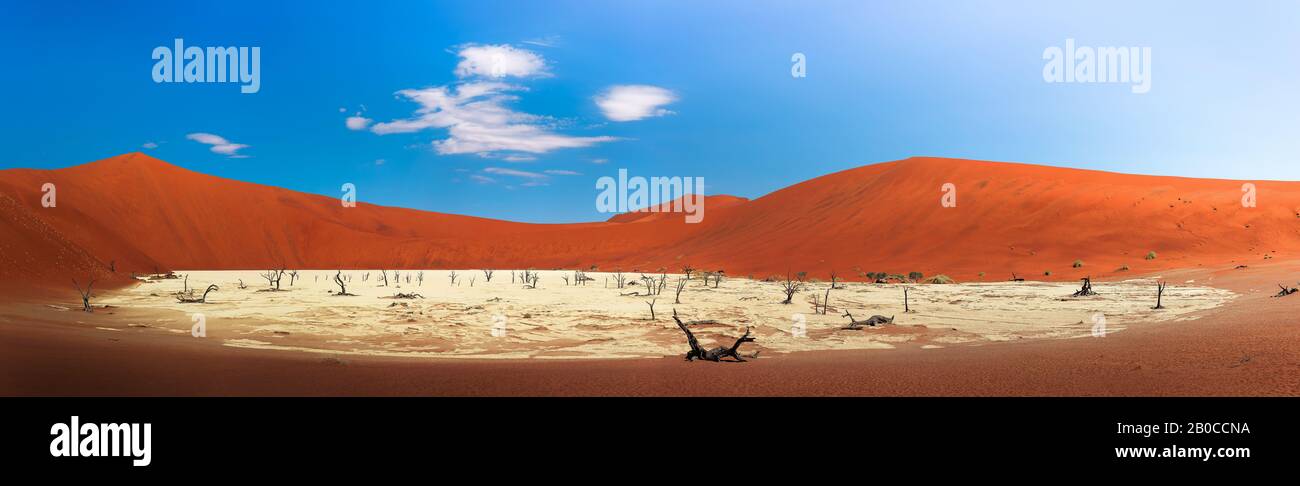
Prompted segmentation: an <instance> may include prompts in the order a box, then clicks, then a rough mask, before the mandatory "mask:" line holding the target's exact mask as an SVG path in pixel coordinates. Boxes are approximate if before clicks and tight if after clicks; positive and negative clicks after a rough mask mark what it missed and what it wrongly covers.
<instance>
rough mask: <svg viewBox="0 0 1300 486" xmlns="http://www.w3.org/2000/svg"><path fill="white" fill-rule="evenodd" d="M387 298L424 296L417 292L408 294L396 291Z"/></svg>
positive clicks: (420, 297)
mask: <svg viewBox="0 0 1300 486" xmlns="http://www.w3.org/2000/svg"><path fill="white" fill-rule="evenodd" d="M389 298H390V299H423V298H424V296H423V295H420V294H417V293H415V292H411V293H409V294H406V293H402V292H398V293H396V294H393V296H392V297H389Z"/></svg>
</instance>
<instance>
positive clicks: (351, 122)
mask: <svg viewBox="0 0 1300 486" xmlns="http://www.w3.org/2000/svg"><path fill="white" fill-rule="evenodd" d="M373 121H374V120H371V119H369V118H366V117H364V116H361V114H360V113H357V114H356V115H354V116H350V117H348V119H347V121H346V124H347V126H348V130H365V129H366V127H369V126H370V123H371V122H373Z"/></svg>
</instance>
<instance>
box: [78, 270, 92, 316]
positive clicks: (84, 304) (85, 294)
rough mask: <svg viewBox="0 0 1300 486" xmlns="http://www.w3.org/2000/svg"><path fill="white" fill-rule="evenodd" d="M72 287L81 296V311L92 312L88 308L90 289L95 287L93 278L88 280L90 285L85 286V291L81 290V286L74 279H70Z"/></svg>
mask: <svg viewBox="0 0 1300 486" xmlns="http://www.w3.org/2000/svg"><path fill="white" fill-rule="evenodd" d="M72 285H75V286H77V292H78V293H80V294H81V310H83V311H86V312H94V310H92V309H91V307H90V288H91V287H93V286H94V285H95V278H94V277H91V278H90V283H87V284H86V290H81V284H80V283H78V282H77V279H75V278H74V279H72Z"/></svg>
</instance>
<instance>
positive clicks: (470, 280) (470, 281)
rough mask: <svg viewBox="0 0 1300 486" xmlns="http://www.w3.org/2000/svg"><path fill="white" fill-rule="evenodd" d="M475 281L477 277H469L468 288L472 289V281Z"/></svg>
mask: <svg viewBox="0 0 1300 486" xmlns="http://www.w3.org/2000/svg"><path fill="white" fill-rule="evenodd" d="M476 279H478V277H474V276H471V277H470V278H469V286H470V287H473V286H474V280H476Z"/></svg>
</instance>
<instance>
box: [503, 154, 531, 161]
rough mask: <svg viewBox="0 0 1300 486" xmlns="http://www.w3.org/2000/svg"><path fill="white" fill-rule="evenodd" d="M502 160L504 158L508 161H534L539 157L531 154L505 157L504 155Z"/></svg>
mask: <svg viewBox="0 0 1300 486" xmlns="http://www.w3.org/2000/svg"><path fill="white" fill-rule="evenodd" d="M501 160H504V161H506V162H532V161H534V160H537V157H533V156H531V155H507V156H505V157H502V158H501Z"/></svg>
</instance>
